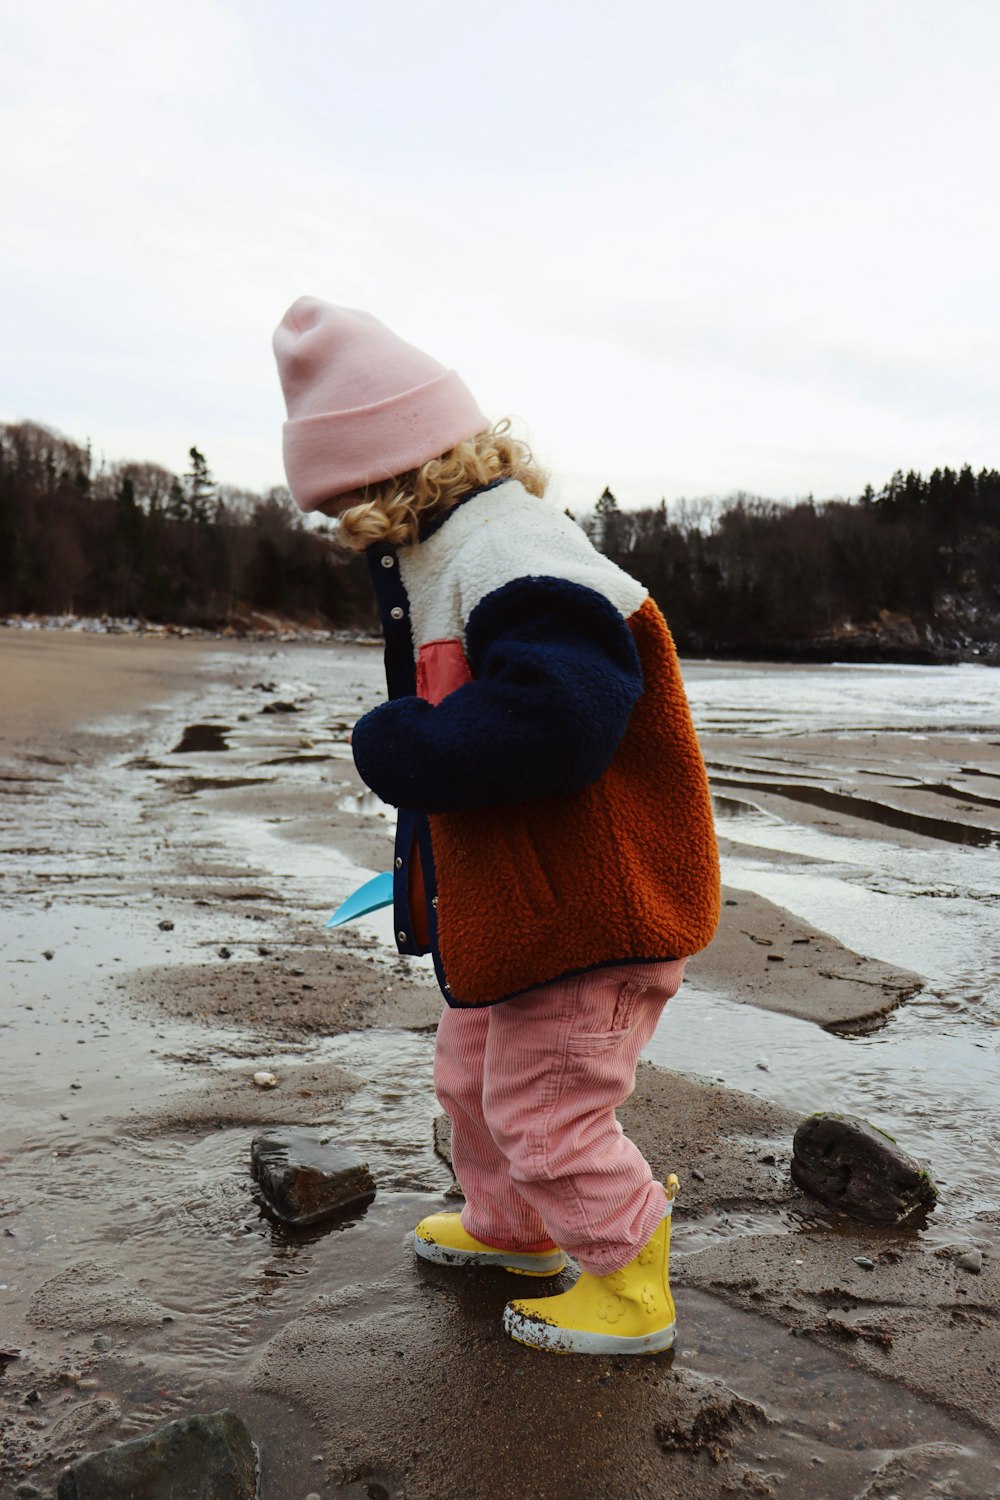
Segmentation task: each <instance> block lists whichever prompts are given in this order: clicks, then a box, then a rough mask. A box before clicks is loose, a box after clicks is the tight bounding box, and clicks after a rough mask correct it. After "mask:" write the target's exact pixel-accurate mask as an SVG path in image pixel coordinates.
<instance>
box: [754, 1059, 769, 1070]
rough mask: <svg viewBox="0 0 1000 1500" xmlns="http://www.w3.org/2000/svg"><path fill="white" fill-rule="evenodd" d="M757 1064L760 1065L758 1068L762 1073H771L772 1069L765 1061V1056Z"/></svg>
mask: <svg viewBox="0 0 1000 1500" xmlns="http://www.w3.org/2000/svg"><path fill="white" fill-rule="evenodd" d="M757 1066H758V1068H759V1069H760V1071H761V1072H762V1073H769V1072H770V1071H771V1067H770V1064H769V1063H766V1062H764V1060H763V1058H762V1059H761V1060H760V1062H759V1063H758V1064H757Z"/></svg>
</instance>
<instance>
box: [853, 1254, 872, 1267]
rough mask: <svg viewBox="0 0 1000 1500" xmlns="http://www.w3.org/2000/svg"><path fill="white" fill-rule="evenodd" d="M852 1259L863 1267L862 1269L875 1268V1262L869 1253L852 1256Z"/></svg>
mask: <svg viewBox="0 0 1000 1500" xmlns="http://www.w3.org/2000/svg"><path fill="white" fill-rule="evenodd" d="M852 1259H853V1261H854V1264H855V1265H856V1266H860V1267H861V1269H862V1271H874V1269H875V1262H874V1261H873V1260H869V1258H868V1256H867V1255H855V1256H852Z"/></svg>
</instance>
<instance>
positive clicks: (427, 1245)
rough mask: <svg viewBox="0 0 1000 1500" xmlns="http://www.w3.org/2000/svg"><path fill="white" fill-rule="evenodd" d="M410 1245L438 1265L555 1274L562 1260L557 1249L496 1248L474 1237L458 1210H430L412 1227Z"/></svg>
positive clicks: (519, 1272)
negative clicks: (429, 1212)
mask: <svg viewBox="0 0 1000 1500" xmlns="http://www.w3.org/2000/svg"><path fill="white" fill-rule="evenodd" d="M413 1248H414V1250H415V1251H416V1252H417V1254H418V1255H419V1256H420V1257H421V1259H422V1260H432V1261H434V1262H435V1264H436V1265H439V1266H502V1267H503V1269H504V1270H505V1271H514V1272H516V1273H517V1275H519V1276H555V1275H556V1274H557V1273H558V1272H559V1271H561V1270H562V1268H563V1266H564V1265H565V1264H566V1257H565V1255H564V1254H563V1252H562V1251H561V1250H498V1249H497V1248H496V1246H495V1245H484V1244H483V1242H482V1240H474V1239H473V1238H472V1235H471V1234H466V1232H465V1230H464V1229H463V1228H462V1216H461V1214H431V1215H430V1217H429V1218H427V1219H421V1221H420V1223H419V1224H418V1225H417V1227H416V1229H415V1230H414V1231H413Z"/></svg>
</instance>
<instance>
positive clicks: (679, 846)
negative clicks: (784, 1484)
mask: <svg viewBox="0 0 1000 1500" xmlns="http://www.w3.org/2000/svg"><path fill="white" fill-rule="evenodd" d="M366 557H367V560H368V564H369V569H370V573H371V577H372V582H373V585H374V587H375V592H376V596H377V598H378V601H379V606H380V610H381V614H382V621H383V627H384V631H385V642H386V644H385V662H386V678H387V682H388V688H389V701H388V702H386V703H383V704H381V705H380V706H379V707H378V708H376V709H374V710H373V711H372V712H371V713H369V714H366V715H365V716H364V717H363V718H362V719H360V720H359V722H358V723H357V725H356V726H355V729H354V734H353V747H354V757H355V761H356V764H357V767H358V770H359V772H360V774H361V776H362V778H363V780H364V781H365V782H366V783H367V784H368V786H370V787H371V788H372V789H373V790H374V791H375V792H376V793H377V794H378V795H379V796H380V797H381V798H382V799H383V800H384V801H386V802H389V803H391V804H393V805H394V806H395V807H397V808H398V809H399V822H398V827H397V834H396V849H395V887H394V888H395V918H396V940H397V945H398V947H399V950H400V952H402V953H411V954H420V953H426V952H428V951H430V952H431V953H432V954H433V956H434V965H435V970H436V973H437V977H438V982H439V983H440V985H441V988H442V991H443V993H444V996H445V999H446V1000H447V1001H448V1002H449V1003H450V1004H451V1005H455V1006H470V1005H489V1004H492V1003H494V1002H496V1001H499V1000H505V999H509V998H511V997H512V996H513V995H517V994H521V993H523V992H524V991H526V990H529V989H534V988H536V987H537V986H538V985H542V984H547V983H550V982H551V981H553V980H555V979H559V978H562V977H563V976H565V975H567V974H571V973H576V972H581V971H583V970H586V969H591V968H596V967H600V966H602V965H606V964H621V963H630V962H634V963H641V962H652V961H656V960H662V959H670V958H685V957H688V956H689V955H690V954H692V953H695V952H696V951H697V950H698V949H700V948H703V947H704V946H705V945H706V944H707V943H708V942H709V941H710V940H711V937H712V935H713V933H714V931H715V927H716V923H717V921H718V915H719V866H718V854H717V850H716V843H715V834H714V829H713V824H712V812H711V800H710V797H709V790H708V782H707V778H706V774H705V768H704V764H703V761H702V758H701V753H700V751H699V748H698V743H697V740H696V738H695V733H694V729H693V726H692V723H691V716H690V712H689V709H688V704H687V699H686V697H685V694H684V688H683V685H682V683H681V676H680V669H679V666H678V662H677V654H676V651H675V649H674V645H673V641H672V639H671V637H670V632H669V630H668V629H667V625H666V622H665V621H664V619H663V616H662V615H661V614H660V611H659V610H658V608H657V607H656V604H655V603H654V602H653V600H652V599H651V598H650V597H649V595H648V594H647V593H646V590H645V589H644V588H643V587H642V586H641V584H639V583H637V582H636V581H635V580H634V579H633V578H631V577H629V575H628V574H627V573H624V572H623V571H622V570H621V569H620V568H618V567H616V566H615V565H614V564H613V563H611V562H610V561H609V560H608V559H607V558H605V557H603V556H602V555H601V554H600V553H599V552H597V551H596V549H595V548H594V547H592V546H591V544H590V542H589V540H588V539H587V537H586V536H585V534H584V533H583V532H582V531H581V530H580V528H579V527H578V526H577V525H576V523H575V522H574V521H572V520H571V519H570V518H569V517H568V516H566V515H564V514H563V513H562V512H561V511H560V510H559V509H558V507H557V506H555V505H554V504H553V503H552V502H551V501H549V500H544V499H538V498H537V497H535V496H534V495H530V494H529V493H528V492H527V491H526V490H525V489H524V488H523V486H522V485H521V484H519V483H518V482H517V481H516V480H505V481H502V482H499V483H496V484H493V485H490V486H488V487H487V488H486V489H484V490H480V491H476V492H474V493H473V494H471V495H469V496H468V497H466V499H464V500H463V501H462V502H461V503H460V504H459V505H458V506H456V507H455V508H454V509H452V510H451V511H449V512H448V513H447V514H446V515H445V517H444V518H443V520H440V521H438V522H437V523H436V524H432V526H431V527H430V528H428V531H427V533H426V534H425V535H424V536H423V537H422V539H421V540H420V541H418V542H416V543H414V544H413V545H412V546H407V547H391V546H386V545H383V544H376V545H374V546H372V547H369V548H368V549H367V552H366Z"/></svg>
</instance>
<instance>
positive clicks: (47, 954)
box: [42, 948, 55, 958]
mask: <svg viewBox="0 0 1000 1500" xmlns="http://www.w3.org/2000/svg"><path fill="white" fill-rule="evenodd" d="M42 957H43V958H55V954H54V953H53V952H52V949H51V948H46V950H45V952H44V953H43V954H42Z"/></svg>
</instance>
